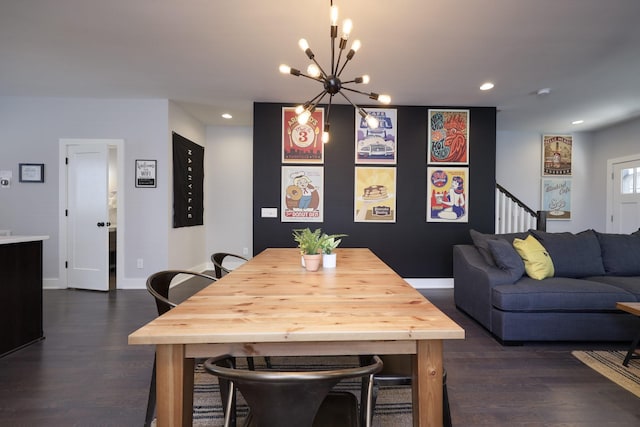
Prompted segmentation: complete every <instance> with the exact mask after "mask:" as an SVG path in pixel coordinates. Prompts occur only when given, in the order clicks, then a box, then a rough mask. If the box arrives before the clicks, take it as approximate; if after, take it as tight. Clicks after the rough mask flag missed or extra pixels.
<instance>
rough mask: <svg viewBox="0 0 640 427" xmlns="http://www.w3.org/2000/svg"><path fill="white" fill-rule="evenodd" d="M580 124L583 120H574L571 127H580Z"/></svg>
mask: <svg viewBox="0 0 640 427" xmlns="http://www.w3.org/2000/svg"><path fill="white" fill-rule="evenodd" d="M582 123H584V120H574V121H572V122H571V124H572V125H580V124H582Z"/></svg>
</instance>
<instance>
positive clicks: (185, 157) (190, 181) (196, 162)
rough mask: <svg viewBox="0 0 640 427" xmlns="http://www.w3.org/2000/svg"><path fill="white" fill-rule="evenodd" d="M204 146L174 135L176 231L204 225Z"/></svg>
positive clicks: (174, 221) (174, 223) (174, 215)
mask: <svg viewBox="0 0 640 427" xmlns="http://www.w3.org/2000/svg"><path fill="white" fill-rule="evenodd" d="M203 181H204V147H202V146H200V145H198V144H195V143H194V142H192V141H189V140H188V139H186V138H185V137H183V136H180V135H178V134H177V133H175V132H174V133H173V228H179V227H191V226H194V225H202V224H203V206H204V201H203V199H204V190H203Z"/></svg>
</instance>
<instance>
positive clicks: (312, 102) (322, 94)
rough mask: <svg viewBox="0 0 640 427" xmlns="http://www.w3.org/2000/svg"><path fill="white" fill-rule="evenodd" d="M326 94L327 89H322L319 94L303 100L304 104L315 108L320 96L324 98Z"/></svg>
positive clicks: (320, 98)
mask: <svg viewBox="0 0 640 427" xmlns="http://www.w3.org/2000/svg"><path fill="white" fill-rule="evenodd" d="M326 94H327V91H326V90H323V91H322V92H320V93H319V94H317V95H316V96H314V97H313V98H311V99H310V100H309V101H307V102H305V105H308V106H309V107H308V108H315V106H316V105H318V104H319V103H320V101H322V98H324V96H325V95H326ZM316 100H317V102H316Z"/></svg>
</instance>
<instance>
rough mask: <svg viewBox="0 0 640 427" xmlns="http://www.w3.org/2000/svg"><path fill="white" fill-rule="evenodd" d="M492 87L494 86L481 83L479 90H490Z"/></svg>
mask: <svg viewBox="0 0 640 427" xmlns="http://www.w3.org/2000/svg"><path fill="white" fill-rule="evenodd" d="M493 86H494V85H493V83H491V82H486V83H483V84H482V86H480V90H490V89H493Z"/></svg>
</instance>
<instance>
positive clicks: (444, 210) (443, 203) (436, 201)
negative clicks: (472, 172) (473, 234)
mask: <svg viewBox="0 0 640 427" xmlns="http://www.w3.org/2000/svg"><path fill="white" fill-rule="evenodd" d="M427 222H469V169H468V168H455V167H428V168H427Z"/></svg>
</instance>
